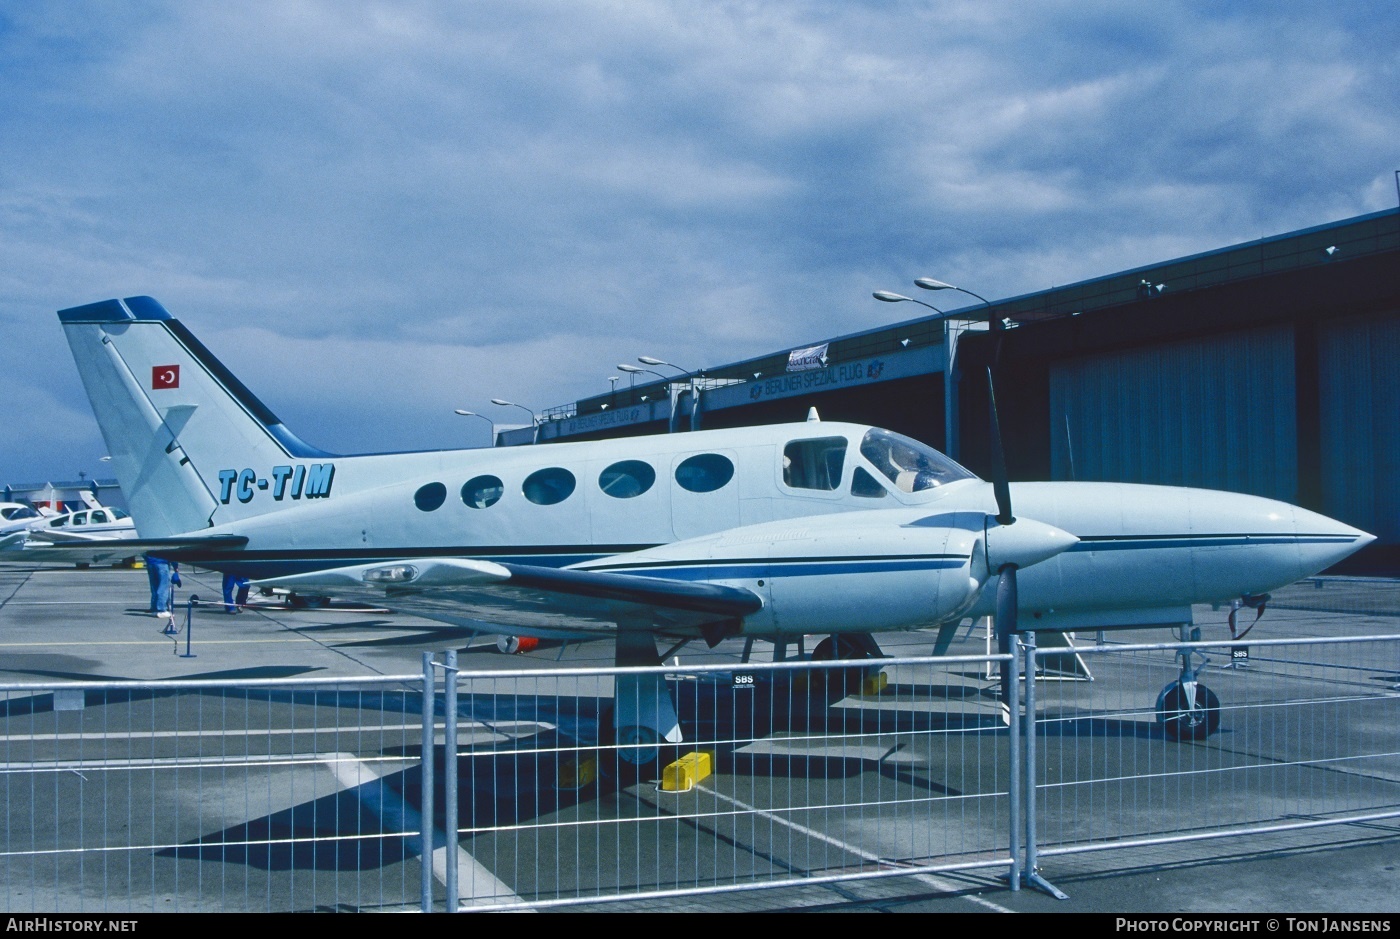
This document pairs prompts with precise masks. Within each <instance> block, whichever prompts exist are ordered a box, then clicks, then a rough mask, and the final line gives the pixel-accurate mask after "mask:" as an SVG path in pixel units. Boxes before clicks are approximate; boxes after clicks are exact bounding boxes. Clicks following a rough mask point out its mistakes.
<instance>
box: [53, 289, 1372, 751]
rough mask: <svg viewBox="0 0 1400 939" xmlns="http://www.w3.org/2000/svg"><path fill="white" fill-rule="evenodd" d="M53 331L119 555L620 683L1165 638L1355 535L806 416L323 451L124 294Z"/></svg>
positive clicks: (1281, 509) (1226, 501)
mask: <svg viewBox="0 0 1400 939" xmlns="http://www.w3.org/2000/svg"><path fill="white" fill-rule="evenodd" d="M59 318H60V320H61V321H62V324H63V326H64V329H65V331H66V333H67V337H68V341H69V343H70V345H71V347H72V350H73V354H74V356H75V358H76V360H77V364H78V370H79V373H80V374H81V376H82V379H83V382H84V384H85V385H86V388H87V392H88V395H89V397H90V399H91V401H92V405H93V409H94V411H95V412H96V415H97V419H98V422H99V424H100V426H101V429H102V433H103V436H104V438H105V440H106V444H107V448H108V452H110V453H111V455H112V467H113V469H114V470H115V471H116V475H117V477H118V479H119V481H120V484H121V487H122V491H123V493H124V494H125V497H126V500H127V504H128V505H129V506H130V508H131V510H132V514H133V515H134V516H135V517H136V519H137V524H138V527H139V531H140V537H141V539H143V540H142V541H140V542H133V544H139V545H143V546H147V547H149V548H151V549H153V550H160V551H162V552H163V553H166V554H168V555H170V556H172V557H177V558H179V559H180V560H188V561H193V562H196V563H198V564H200V565H204V566H207V567H210V568H213V569H216V570H221V571H226V572H234V573H239V574H243V575H245V576H249V577H252V578H254V579H260V580H262V582H264V583H272V584H278V585H281V586H286V587H290V588H293V589H298V590H302V591H308V592H309V591H323V592H342V593H343V592H349V591H365V590H370V591H374V592H376V593H377V599H378V602H380V603H383V604H384V605H385V606H389V607H391V608H393V607H396V608H399V609H402V610H406V611H411V612H415V613H418V614H422V615H425V616H429V617H431V618H435V619H438V620H441V621H446V622H457V623H477V622H478V621H481V620H486V621H489V622H492V623H497V624H500V625H501V626H502V627H503V630H502V631H503V632H519V633H524V634H529V635H536V636H541V635H543V636H548V635H550V634H565V635H571V636H572V635H579V634H591V635H601V636H610V637H613V638H614V639H615V642H616V661H617V662H618V664H619V665H623V666H632V665H655V664H659V663H660V662H661V661H662V656H661V655H659V654H658V648H659V646H658V642H665V643H666V644H667V645H670V644H671V643H676V642H685V641H689V640H693V639H696V638H703V639H705V640H706V641H707V642H709V643H710V644H711V645H714V644H716V643H718V642H719V641H721V640H722V639H725V638H727V637H762V638H767V639H772V640H774V641H775V642H779V643H783V642H786V641H787V640H789V639H795V638H797V637H801V636H803V635H810V634H828V635H830V636H832V637H833V639H835V638H837V637H839V640H838V641H833V639H827V640H824V641H823V642H822V643H820V644H819V645H818V646H817V649H816V650H815V653H814V654H815V655H816V656H817V657H837V656H840V655H843V650H848V649H849V650H853V651H855V652H863V653H866V654H871V653H875V654H878V647H877V646H876V645H875V642H874V640H873V635H874V634H877V633H879V632H882V631H886V630H908V629H916V628H923V627H930V626H933V627H939V629H940V645H943V646H946V640H947V639H948V638H950V637H951V634H952V631H954V630H956V628H957V625H958V623H959V621H961V620H963V619H964V618H966V617H975V616H981V615H989V614H992V613H995V614H996V616H997V624H998V631H999V633H1000V634H1001V635H1002V636H1003V637H1005V635H1006V634H1007V633H1008V632H1009V630H1011V629H1015V628H1029V629H1036V630H1042V629H1043V630H1069V629H1076V628H1077V629H1102V628H1112V627H1145V626H1162V625H1174V624H1188V623H1190V622H1191V605H1192V604H1195V603H1229V602H1230V601H1232V600H1236V599H1241V598H1242V599H1244V600H1245V601H1247V602H1251V603H1253V604H1255V605H1257V604H1258V603H1259V599H1260V598H1261V597H1262V596H1263V595H1265V594H1266V593H1267V592H1268V591H1270V590H1274V589H1277V588H1279V587H1281V586H1283V585H1286V584H1289V583H1292V582H1294V581H1296V580H1298V579H1300V578H1302V577H1306V576H1309V575H1311V574H1314V573H1316V572H1318V571H1319V570H1322V569H1323V568H1326V567H1328V566H1330V565H1332V564H1335V563H1337V562H1338V561H1340V560H1342V559H1343V558H1345V557H1347V556H1348V555H1350V554H1351V553H1353V552H1354V551H1356V550H1357V549H1358V548H1360V547H1362V546H1363V545H1365V544H1366V543H1368V542H1369V541H1371V540H1372V536H1370V535H1368V534H1366V533H1365V532H1362V531H1358V530H1357V529H1355V528H1352V527H1350V526H1348V525H1345V524H1342V523H1340V522H1338V521H1335V520H1333V519H1330V518H1326V517H1324V516H1322V515H1319V514H1316V513H1314V512H1310V511H1307V510H1304V509H1301V508H1298V507H1295V506H1292V505H1288V504H1285V503H1282V502H1277V501H1273V500H1269V499H1263V498H1258V497H1254V496H1247V495H1238V494H1233V493H1226V492H1216V491H1208V490H1201V489H1186V488H1174V487H1161V486H1144V485H1118V484H1111V483H1088V482H1083V483H1075V482H1036V483H1029V482H1028V483H1017V484H1015V485H1011V484H1009V483H1007V481H1006V479H1005V472H1004V470H998V472H997V474H996V475H997V478H996V480H995V482H994V483H988V482H985V481H983V480H981V479H979V478H977V477H976V476H974V475H973V474H972V473H970V472H969V471H967V470H966V469H964V468H963V467H961V466H959V465H958V464H956V463H954V462H953V461H952V460H950V459H948V458H947V457H945V456H944V455H943V454H941V453H939V452H937V451H936V450H933V449H932V448H930V447H927V446H925V445H924V444H922V443H919V442H917V441H915V440H912V439H909V438H907V437H903V436H901V435H899V434H894V433H891V432H889V431H886V430H882V429H879V428H876V427H869V426H865V425H859V424H851V423H829V422H821V421H815V420H809V421H808V422H805V423H797V424H781V425H771V426H760V427H745V428H735V429H726V430H710V431H694V432H689V433H676V434H667V435H657V436H645V437H628V438H622V439H613V440H601V441H590V442H575V443H555V444H542V445H536V446H525V447H513V448H492V449H477V450H455V451H433V452H416V453H384V454H370V455H357V456H338V455H334V454H331V453H327V452H324V451H322V450H318V449H315V448H313V447H311V446H309V445H308V444H306V443H304V442H303V441H302V440H301V439H299V438H298V437H297V436H295V435H294V434H293V433H292V432H291V431H290V430H289V429H288V428H287V427H286V426H284V425H283V424H282V423H281V422H280V421H279V420H278V419H277V417H276V416H274V415H273V413H272V412H271V411H270V410H269V409H268V408H267V407H266V406H265V405H264V404H263V403H262V402H261V401H259V400H258V399H257V398H256V397H255V396H254V395H253V394H252V393H251V392H250V391H249V390H248V389H247V388H246V387H244V385H243V384H242V383H241V382H239V381H238V379H237V378H235V377H234V376H233V374H232V373H231V372H230V371H229V370H228V369H227V368H226V367H225V366H224V365H223V364H222V363H220V362H219V360H218V359H216V358H215V357H214V356H213V355H212V354H211V353H210V352H209V351H208V350H207V349H206V348H205V347H204V346H203V345H201V344H200V343H199V341H198V340H197V339H195V337H194V336H193V335H192V334H191V332H190V331H189V330H188V329H187V328H186V327H185V326H184V325H183V324H182V323H181V322H180V321H179V320H177V319H175V318H173V317H171V316H170V314H169V313H167V312H166V310H165V309H164V308H163V307H162V306H161V305H160V304H159V303H157V302H156V301H155V300H153V299H151V298H149V297H131V298H127V299H126V300H106V301H102V302H99V303H93V304H90V305H86V306H80V307H75V308H72V309H67V310H63V311H60V313H59ZM1013 495H1014V498H1015V508H1016V514H1015V515H1013V514H1012V511H1011V503H1012V497H1013ZM1018 571H1019V576H1018ZM667 654H668V655H669V652H668V653H667ZM649 674H650V673H649ZM1176 685H1177V691H1176V698H1175V699H1173V700H1174V701H1175V702H1176V703H1175V704H1174V705H1173V706H1172V707H1173V709H1174V714H1173V716H1172V721H1173V722H1175V723H1169V732H1172V733H1174V734H1175V733H1180V734H1184V735H1188V736H1201V735H1203V734H1204V733H1207V732H1209V730H1210V729H1211V727H1212V726H1213V725H1212V724H1211V723H1210V722H1209V721H1208V720H1207V717H1206V716H1202V712H1203V711H1204V710H1208V709H1209V706H1212V705H1213V704H1214V703H1215V702H1213V696H1208V695H1207V693H1205V692H1204V689H1203V688H1201V687H1200V686H1199V685H1198V684H1197V683H1196V681H1195V676H1194V674H1193V673H1192V671H1191V669H1190V667H1189V665H1188V664H1187V663H1186V662H1185V661H1183V674H1182V680H1181V681H1180V682H1178V683H1176ZM1169 687H1170V686H1169ZM1193 691H1194V693H1193ZM617 692H618V693H617V695H616V697H615V701H616V710H615V713H614V716H613V719H612V720H613V722H614V723H615V725H616V729H617V740H618V742H619V743H625V744H632V745H637V746H638V749H637V750H636V751H635V752H636V753H637V754H638V756H637V759H638V760H642V759H647V758H650V757H653V756H654V755H655V752H656V749H657V748H658V747H660V746H661V745H662V744H663V743H665V742H669V743H677V742H679V740H680V729H679V726H678V723H677V721H676V716H675V710H674V707H673V704H672V702H671V701H670V699H669V697H668V695H667V693H666V691H665V688H664V684H663V683H662V682H661V681H660V680H659V679H651V678H631V677H627V676H625V675H624V677H622V678H620V679H618V683H617ZM624 692H625V693H624ZM1217 719H1218V718H1217ZM1173 727H1175V728H1176V729H1175V730H1174V731H1173V730H1172V728H1173Z"/></svg>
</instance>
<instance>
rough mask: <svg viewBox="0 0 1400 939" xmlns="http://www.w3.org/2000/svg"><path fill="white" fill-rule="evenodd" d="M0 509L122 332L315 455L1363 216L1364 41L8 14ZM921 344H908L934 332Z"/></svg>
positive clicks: (97, 3)
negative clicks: (210, 382) (129, 302)
mask: <svg viewBox="0 0 1400 939" xmlns="http://www.w3.org/2000/svg"><path fill="white" fill-rule="evenodd" d="M0 89H3V97H0V336H3V338H0V407H2V408H3V411H0V414H3V417H0V427H3V431H0V482H12V483H26V482H38V481H43V480H46V479H63V478H67V479H71V478H74V477H76V475H77V474H78V472H79V471H80V470H81V471H85V472H88V473H90V474H97V475H105V474H104V473H103V472H102V470H103V464H100V463H99V462H98V461H99V459H100V457H101V456H102V455H103V454H104V452H105V448H104V445H103V443H102V440H101V437H100V435H99V433H98V431H97V428H96V424H95V423H94V421H93V419H92V416H91V412H90V409H89V406H88V402H87V399H86V397H85V395H84V392H83V390H82V386H81V383H80V381H79V379H78V376H77V372H76V370H75V369H74V367H73V363H72V359H71V357H70V355H69V353H68V349H67V345H66V343H65V342H64V340H63V335H62V332H61V330H60V328H59V325H58V320H57V317H56V316H55V315H54V311H55V310H57V309H60V308H63V307H68V306H75V305H78V304H82V303H89V302H92V301H95V300H101V299H105V298H108V297H124V296H131V295H134V294H149V295H151V296H154V297H156V298H157V299H159V300H160V301H161V302H162V303H164V304H165V306H166V307H167V308H168V309H169V310H170V311H171V312H172V313H173V314H174V315H175V316H177V317H179V318H180V319H181V320H183V321H184V322H185V323H186V324H187V325H189V326H190V327H191V328H192V329H193V330H194V331H195V332H196V334H197V335H198V336H199V337H200V338H201V339H202V340H203V341H204V343H205V345H207V346H208V347H209V348H210V349H212V350H213V351H214V352H215V354H217V355H218V356H220V357H221V358H222V359H223V360H224V361H225V362H226V363H228V364H229V365H230V366H231V367H232V368H233V369H234V371H235V372H237V373H238V375H239V376H240V377H241V378H243V380H244V382H245V383H246V384H247V385H248V386H249V387H250V388H252V389H253V390H254V392H256V393H257V394H258V395H259V396H260V397H262V398H263V400H264V401H265V402H266V403H267V404H268V405H269V406H271V408H272V409H273V410H274V411H275V412H277V413H278V414H279V415H280V416H281V417H282V418H283V420H284V421H285V422H286V423H287V424H288V425H289V426H291V427H292V429H293V430H294V431H296V432H297V433H298V434H299V435H300V436H301V437H302V438H304V439H306V440H307V441H309V442H310V443H312V444H315V445H317V446H320V447H323V448H325V449H328V450H333V451H339V452H353V451H356V450H362V449H369V450H390V449H417V448H438V447H447V446H459V445H479V444H484V443H485V442H486V436H487V425H486V423H485V422H484V421H477V420H473V419H469V418H468V419H464V418H461V417H457V416H455V415H453V413H452V411H453V409H454V408H466V409H470V410H475V411H482V412H484V413H488V414H492V415H494V416H496V417H497V418H498V419H500V420H501V421H510V420H512V419H513V418H519V417H521V416H523V415H522V414H521V412H519V411H515V410H512V409H501V408H495V407H493V406H492V405H490V404H489V403H488V401H489V399H490V398H492V397H504V398H509V399H511V400H515V401H519V402H522V403H524V404H527V405H529V406H532V407H534V408H536V409H542V408H545V407H549V406H553V405H558V404H563V403H566V402H568V401H572V400H574V399H575V398H577V397H581V396H586V395H590V394H595V393H598V392H602V391H606V390H607V389H608V387H609V386H608V381H607V378H608V376H609V375H615V374H618V372H617V370H616V368H615V366H616V364H617V363H618V362H628V361H633V360H634V358H635V356H637V355H639V354H645V355H654V356H658V357H660V358H663V359H667V360H670V361H674V362H678V363H681V364H683V365H687V366H690V367H702V366H706V365H715V364H721V363H725V362H729V361H733V360H735V359H739V358H743V357H746V356H750V355H757V354H761V353H765V352H771V351H777V350H781V349H784V348H789V347H792V346H797V345H802V344H804V343H806V342H808V341H812V340H819V339H823V338H826V337H828V336H832V335H838V334H841V333H847V332H853V331H856V330H860V329H865V328H868V327H872V326H876V325H880V324H882V323H885V322H890V321H891V319H892V318H898V317H899V316H902V315H906V313H907V315H912V314H913V313H914V312H915V311H914V310H908V311H906V310H905V309H904V308H902V307H891V306H888V305H884V304H879V303H876V302H875V301H873V300H872V299H871V298H870V292H871V290H873V289H876V288H887V289H895V290H907V289H909V287H910V282H911V281H912V280H913V278H915V277H918V276H925V275H927V276H935V277H938V278H940V279H943V280H949V281H952V282H955V283H960V284H963V285H965V286H968V287H970V288H971V289H973V290H976V291H977V292H979V293H981V294H983V295H985V296H988V297H992V298H998V297H1008V296H1014V295H1017V294H1021V293H1026V292H1029V291H1034V290H1040V289H1044V288H1047V287H1051V286H1055V285H1057V284H1065V283H1070V282H1073V281H1076V280H1081V279H1084V278H1088V277H1095V276H1099V275H1102V274H1109V273H1113V272H1115V271H1118V270H1122V269H1125V268H1128V267H1132V266H1135V265H1139V264H1145V263H1150V262H1154V261H1160V260H1166V259H1168V258H1172V257H1177V256H1180V255H1183V254H1188V253H1192V252H1196V251H1202V250H1209V249H1212V248H1218V247H1223V246H1225V245H1229V244H1235V243H1238V242H1242V241H1248V240H1251V239H1254V238H1259V237H1262V236H1267V235H1275V234H1281V233H1284V232H1287V231H1291V230H1294V229H1297V228H1303V227H1307V226H1311V225H1317V224H1322V223H1325V222H1330V221H1336V220H1338V219H1343V218H1348V217H1351V216H1355V215H1360V214H1363V213H1366V212H1372V211H1376V210H1379V209H1386V208H1391V207H1394V206H1395V205H1396V198H1397V197H1396V183H1395V175H1394V172H1395V170H1396V169H1397V168H1400V16H1397V15H1396V10H1395V7H1394V2H1393V0H1375V2H1366V0H1357V2H1345V0H1344V2H1339V3H1317V2H1307V3H1302V2H1291V0H1259V2H1249V0H1231V2H1229V3H1210V2H1196V3H1185V2H1172V0H1159V2H1155V3H1151V4H1149V3H1138V2H1127V0H1113V2H1110V0H1074V2H1055V0H1043V2H1033V0H1015V2H1013V0H948V2H942V0H927V2H899V0H880V2H868V3H867V2H858V0H832V2H821V0H812V2H789V0H755V2H705V0H675V2H665V0H568V2H534V0H509V2H493V0H476V2H465V0H452V2H448V0H443V2H432V0H421V2H415V0H400V2H359V3H357V2H345V0H276V2H266V3H262V2H237V0H235V2H229V3H184V2H169V3H165V2H158V0H145V2H141V0H131V2H119V0H90V2H84V0H74V2H65V3H33V2H29V0H0ZM918 312H923V311H922V310H920V311H918Z"/></svg>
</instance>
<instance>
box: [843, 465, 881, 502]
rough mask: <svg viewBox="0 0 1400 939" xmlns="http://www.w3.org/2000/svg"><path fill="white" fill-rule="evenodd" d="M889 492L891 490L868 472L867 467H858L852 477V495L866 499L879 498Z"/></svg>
mask: <svg viewBox="0 0 1400 939" xmlns="http://www.w3.org/2000/svg"><path fill="white" fill-rule="evenodd" d="M889 494H890V491H889V490H888V489H886V488H885V487H884V486H882V485H880V481H879V480H877V479H876V478H875V477H874V476H871V475H870V474H869V473H867V472H866V471H865V467H863V466H857V467H856V472H855V475H854V476H852V477H851V495H853V496H861V497H863V498H866V499H879V498H881V497H882V496H887V495H889Z"/></svg>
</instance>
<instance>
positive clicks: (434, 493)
mask: <svg viewBox="0 0 1400 939" xmlns="http://www.w3.org/2000/svg"><path fill="white" fill-rule="evenodd" d="M446 501H447V487H446V486H444V485H443V484H442V483H428V484H427V485H426V486H421V487H419V489H418V491H417V492H415V493H414V494H413V504H414V505H416V506H418V508H419V509H421V510H422V511H424V512H433V511H436V510H437V509H440V508H442V504H443V503H444V502H446Z"/></svg>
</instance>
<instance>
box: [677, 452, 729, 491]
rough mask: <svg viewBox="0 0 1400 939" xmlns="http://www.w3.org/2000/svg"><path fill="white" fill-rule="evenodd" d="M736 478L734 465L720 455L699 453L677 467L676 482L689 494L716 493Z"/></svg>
mask: <svg viewBox="0 0 1400 939" xmlns="http://www.w3.org/2000/svg"><path fill="white" fill-rule="evenodd" d="M733 478H734V464H733V463H731V462H730V461H729V458H728V457H723V456H720V455H719V454H718V453H699V454H696V455H695V456H693V457H690V458H688V459H686V460H683V461H682V462H681V465H680V466H677V467H676V482H677V483H679V484H680V487H681V488H682V489H684V490H686V491H688V492H714V491H715V490H716V489H719V488H721V487H723V486H724V484H725V483H727V482H729V480H731V479H733Z"/></svg>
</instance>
